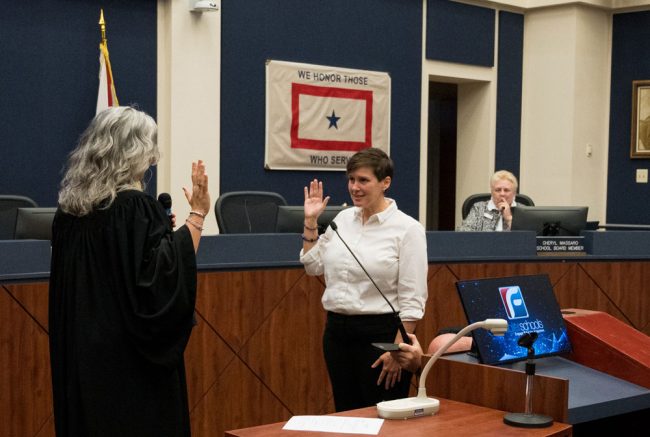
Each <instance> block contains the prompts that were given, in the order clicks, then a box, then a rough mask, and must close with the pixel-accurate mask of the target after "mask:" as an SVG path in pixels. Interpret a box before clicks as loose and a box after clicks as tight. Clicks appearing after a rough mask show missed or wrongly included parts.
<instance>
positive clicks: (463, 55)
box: [426, 0, 495, 67]
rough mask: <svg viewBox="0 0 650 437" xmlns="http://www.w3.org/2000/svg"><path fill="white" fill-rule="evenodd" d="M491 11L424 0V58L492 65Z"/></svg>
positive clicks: (492, 18)
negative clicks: (425, 17) (425, 10)
mask: <svg viewBox="0 0 650 437" xmlns="http://www.w3.org/2000/svg"><path fill="white" fill-rule="evenodd" d="M494 17H495V12H494V10H493V9H488V8H481V7H478V6H471V5H466V4H462V3H454V2H451V1H449V0H427V36H426V39H427V46H426V57H427V59H435V60H438V61H447V62H456V63H459V64H470V65H481V66H485V67H491V66H493V65H494V32H495V31H494V27H495V23H494Z"/></svg>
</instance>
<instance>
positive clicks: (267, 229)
mask: <svg viewBox="0 0 650 437" xmlns="http://www.w3.org/2000/svg"><path fill="white" fill-rule="evenodd" d="M286 204H287V201H286V200H285V199H284V197H282V196H281V195H280V194H278V193H272V192H269V191H232V192H230V193H224V194H222V195H221V196H219V198H218V199H217V202H216V203H215V206H214V213H215V215H216V216H217V225H218V226H219V232H220V233H222V234H250V233H273V232H275V223H276V220H277V216H278V206H279V205H286Z"/></svg>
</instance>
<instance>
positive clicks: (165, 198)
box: [158, 193, 172, 220]
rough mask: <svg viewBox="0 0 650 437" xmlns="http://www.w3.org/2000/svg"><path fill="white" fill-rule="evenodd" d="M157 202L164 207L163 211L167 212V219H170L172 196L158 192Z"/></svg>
mask: <svg viewBox="0 0 650 437" xmlns="http://www.w3.org/2000/svg"><path fill="white" fill-rule="evenodd" d="M158 202H160V204H161V205H162V207H163V208H165V213H167V217H169V220H171V219H172V196H170V195H169V193H160V194H159V195H158Z"/></svg>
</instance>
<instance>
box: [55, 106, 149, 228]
mask: <svg viewBox="0 0 650 437" xmlns="http://www.w3.org/2000/svg"><path fill="white" fill-rule="evenodd" d="M156 140H157V126H156V122H155V121H154V119H153V118H151V117H150V116H149V115H147V114H145V113H144V112H142V111H139V110H137V109H135V108H132V107H130V106H120V107H113V108H108V109H106V110H104V111H102V112H100V113H99V114H97V115H96V116H95V118H94V119H93V120H92V121H91V122H90V125H89V126H88V128H87V129H86V130H85V131H84V133H83V134H82V135H81V138H80V139H79V143H78V144H77V147H76V148H75V149H74V150H73V151H72V152H71V153H70V156H69V158H68V163H67V170H66V172H65V176H64V177H63V180H62V181H61V189H60V191H59V206H60V208H61V209H62V210H63V211H64V212H66V213H68V214H72V215H75V216H78V217H80V216H84V215H87V214H89V213H90V212H92V211H93V210H94V209H96V208H99V209H106V208H108V207H109V206H110V205H111V204H112V203H113V201H114V200H115V197H116V196H117V193H118V192H120V191H124V190H128V189H138V190H142V189H144V184H143V182H142V178H143V177H144V174H145V172H146V171H147V170H148V169H149V167H150V166H152V165H155V164H156V163H157V162H158V159H159V158H160V152H159V151H158V145H157V142H156Z"/></svg>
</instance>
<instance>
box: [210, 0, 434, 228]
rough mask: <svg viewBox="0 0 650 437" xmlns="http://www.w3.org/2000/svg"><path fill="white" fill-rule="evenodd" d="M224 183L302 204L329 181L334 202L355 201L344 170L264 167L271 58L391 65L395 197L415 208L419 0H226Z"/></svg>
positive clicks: (225, 186)
mask: <svg viewBox="0 0 650 437" xmlns="http://www.w3.org/2000/svg"><path fill="white" fill-rule="evenodd" d="M221 41H222V49H221V181H220V183H221V191H222V192H226V191H237V190H248V189H253V190H255V189H257V190H259V189H264V190H269V191H276V192H279V193H281V194H282V195H283V196H284V197H285V198H286V199H287V201H288V202H289V203H290V204H302V202H303V200H304V199H303V191H302V188H303V186H305V185H306V184H307V182H308V181H309V180H310V179H312V178H314V177H317V178H319V179H322V180H324V183H325V191H326V193H327V194H329V195H330V196H332V199H331V201H330V202H331V203H332V204H341V203H343V202H348V203H349V202H350V198H349V195H348V193H347V185H346V184H347V183H346V179H345V176H344V173H343V172H312V171H310V172H306V171H277V170H276V171H269V170H264V168H263V166H264V128H265V121H264V104H265V89H264V86H265V69H264V68H265V61H266V60H267V59H275V60H282V61H291V62H304V63H309V64H320V65H330V66H337V67H344V68H358V69H364V70H375V71H385V72H388V73H389V74H390V76H391V81H392V97H391V156H392V158H393V160H394V161H395V167H396V168H395V178H394V182H393V185H392V187H391V189H390V194H389V195H390V196H392V197H394V198H395V199H397V203H398V205H399V207H400V209H402V210H404V211H405V212H406V213H407V214H410V215H412V216H415V217H417V215H418V196H419V188H418V187H419V166H420V157H419V155H420V86H421V85H420V81H421V79H420V78H421V67H420V66H421V56H422V2H421V1H420V0H354V1H350V0H328V1H322V0H247V1H242V0H223V2H222V39H221Z"/></svg>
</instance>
